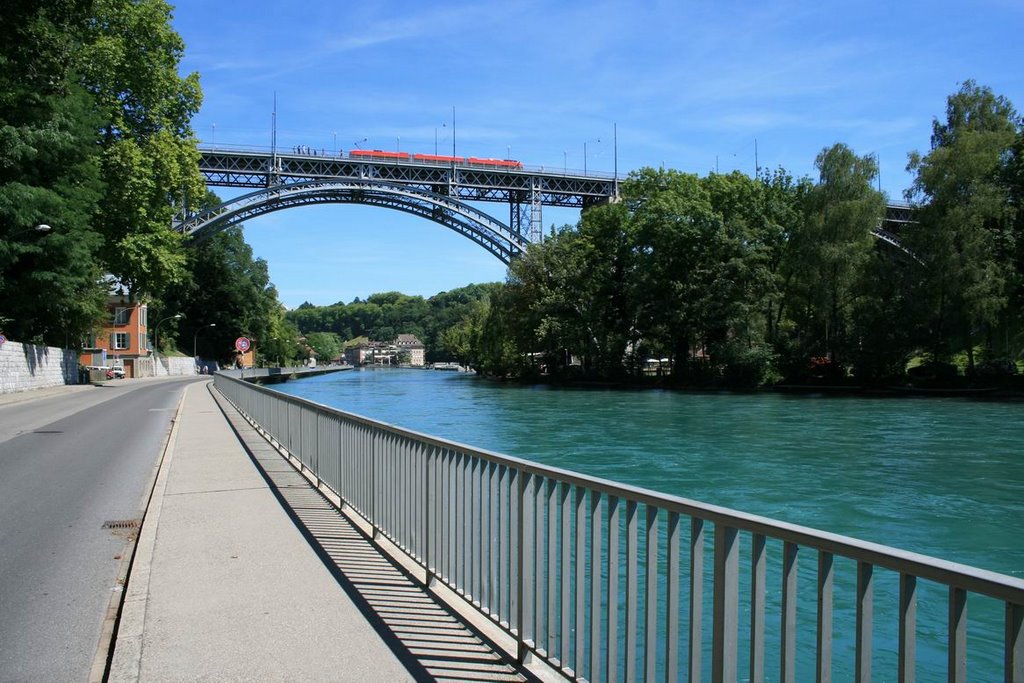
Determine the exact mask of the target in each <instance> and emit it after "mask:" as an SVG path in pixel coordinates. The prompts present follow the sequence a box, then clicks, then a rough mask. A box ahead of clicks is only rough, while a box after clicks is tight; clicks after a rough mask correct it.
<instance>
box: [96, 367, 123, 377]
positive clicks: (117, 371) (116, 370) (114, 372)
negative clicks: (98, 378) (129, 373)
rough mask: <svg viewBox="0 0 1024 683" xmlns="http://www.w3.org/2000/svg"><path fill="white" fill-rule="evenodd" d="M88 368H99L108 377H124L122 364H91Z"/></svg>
mask: <svg viewBox="0 0 1024 683" xmlns="http://www.w3.org/2000/svg"><path fill="white" fill-rule="evenodd" d="M88 369H89V370H90V371H93V370H98V371H100V372H102V373H103V374H104V375H105V376H106V378H107V379H124V368H123V367H121V366H114V367H112V366H110V365H90V366H89V367H88Z"/></svg>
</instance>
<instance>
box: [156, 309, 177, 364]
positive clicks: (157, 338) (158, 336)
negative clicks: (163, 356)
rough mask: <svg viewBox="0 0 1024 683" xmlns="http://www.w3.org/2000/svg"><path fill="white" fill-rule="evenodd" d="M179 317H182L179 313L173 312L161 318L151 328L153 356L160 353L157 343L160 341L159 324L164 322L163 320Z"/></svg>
mask: <svg viewBox="0 0 1024 683" xmlns="http://www.w3.org/2000/svg"><path fill="white" fill-rule="evenodd" d="M181 317H182V316H181V313H175V314H174V315H169V316H167V317H166V318H164V319H163V320H161V321H160V322H158V323H157V324H156V326H155V327H154V328H153V355H154V356H156V355H158V354H159V353H160V343H159V342H160V326H161V325H162V324H164V323H165V322H167V321H168V320H171V319H174V320H180V319H181Z"/></svg>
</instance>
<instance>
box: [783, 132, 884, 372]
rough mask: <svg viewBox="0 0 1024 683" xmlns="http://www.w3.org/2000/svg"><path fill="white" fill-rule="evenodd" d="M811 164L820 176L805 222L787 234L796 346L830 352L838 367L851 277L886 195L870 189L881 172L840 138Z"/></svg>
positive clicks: (848, 340) (861, 263) (866, 254)
mask: <svg viewBox="0 0 1024 683" xmlns="http://www.w3.org/2000/svg"><path fill="white" fill-rule="evenodd" d="M815 166H816V167H817V168H818V171H819V174H820V177H819V180H818V183H817V184H816V185H815V186H814V187H813V188H812V189H811V190H810V192H809V193H808V194H807V197H806V221H805V222H804V223H803V224H802V225H801V226H800V231H799V232H798V233H796V234H794V235H793V236H792V237H791V239H792V242H793V244H792V248H791V249H790V250H789V251H788V258H789V261H788V264H787V276H788V277H789V278H790V280H791V282H792V283H793V285H794V286H793V287H792V289H791V294H792V296H794V298H795V299H796V304H797V305H796V306H795V307H793V308H792V313H793V315H794V319H795V321H796V325H797V334H798V337H799V340H798V344H797V348H798V351H797V353H798V354H801V355H803V354H807V355H811V356H824V355H827V356H828V357H829V358H830V359H831V361H832V365H833V367H835V368H838V367H840V366H841V359H842V358H843V357H844V356H845V355H846V353H847V352H849V351H850V350H851V349H852V348H853V345H854V344H855V340H854V339H853V337H852V335H851V329H850V316H851V312H852V309H853V304H854V302H855V299H856V297H857V294H858V292H857V289H856V284H857V282H858V279H859V276H860V274H861V272H862V271H863V269H864V267H865V264H866V263H867V261H868V259H869V258H870V257H871V254H872V250H873V248H874V240H873V238H872V235H871V233H872V230H873V229H874V228H875V226H877V225H878V222H879V221H880V220H881V218H882V216H883V215H884V211H885V198H884V197H883V196H882V195H881V193H879V192H877V191H876V190H874V189H873V188H872V180H873V179H874V178H875V176H876V175H877V173H878V166H877V163H876V162H875V160H874V158H873V157H870V156H864V157H858V156H857V155H856V154H854V152H853V151H852V150H851V149H850V148H849V147H847V146H846V145H844V144H841V143H838V144H835V145H833V146H832V147H829V148H826V149H823V150H822V151H821V153H820V154H819V155H818V157H817V159H816V160H815Z"/></svg>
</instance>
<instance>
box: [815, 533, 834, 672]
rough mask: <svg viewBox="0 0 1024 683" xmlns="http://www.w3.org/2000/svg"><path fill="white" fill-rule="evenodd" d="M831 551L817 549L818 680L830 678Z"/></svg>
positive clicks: (832, 583) (832, 580)
mask: <svg viewBox="0 0 1024 683" xmlns="http://www.w3.org/2000/svg"><path fill="white" fill-rule="evenodd" d="M832 564H833V558H832V553H827V552H825V551H818V655H817V665H818V681H819V683H828V682H829V681H831V680H832V589H833V586H834V583H835V579H834V576H833V571H832Z"/></svg>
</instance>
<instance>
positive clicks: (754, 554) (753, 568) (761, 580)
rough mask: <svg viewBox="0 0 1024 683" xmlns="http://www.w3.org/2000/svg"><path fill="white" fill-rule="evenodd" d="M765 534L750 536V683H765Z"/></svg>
mask: <svg viewBox="0 0 1024 683" xmlns="http://www.w3.org/2000/svg"><path fill="white" fill-rule="evenodd" d="M764 550H765V538H764V534H751V536H750V683H764V596H765V566H766V564H767V562H766V559H765V552H764Z"/></svg>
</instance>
